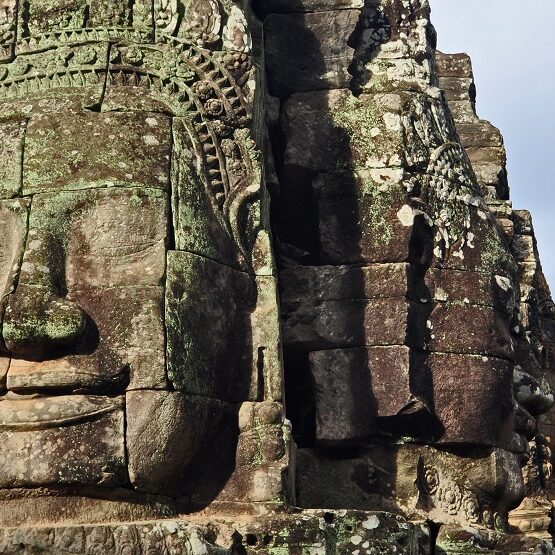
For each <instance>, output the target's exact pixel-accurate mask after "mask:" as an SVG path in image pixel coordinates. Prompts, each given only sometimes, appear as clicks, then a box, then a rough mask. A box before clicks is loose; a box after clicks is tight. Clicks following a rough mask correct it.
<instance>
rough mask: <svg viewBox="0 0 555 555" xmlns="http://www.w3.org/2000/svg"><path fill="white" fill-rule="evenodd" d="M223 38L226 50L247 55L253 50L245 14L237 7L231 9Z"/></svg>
mask: <svg viewBox="0 0 555 555" xmlns="http://www.w3.org/2000/svg"><path fill="white" fill-rule="evenodd" d="M222 38H223V44H224V48H225V49H226V50H230V51H237V52H246V53H248V52H250V51H251V50H252V39H251V36H250V33H249V31H248V26H247V20H246V19H245V14H244V13H243V12H242V11H241V10H240V9H239V8H238V7H237V6H232V7H231V11H230V14H229V18H228V20H227V24H226V26H225V27H224V31H223V34H222Z"/></svg>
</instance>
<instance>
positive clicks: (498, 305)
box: [424, 268, 517, 315]
mask: <svg viewBox="0 0 555 555" xmlns="http://www.w3.org/2000/svg"><path fill="white" fill-rule="evenodd" d="M424 281H425V285H426V288H427V290H428V293H429V296H430V298H432V299H434V300H435V301H438V302H447V303H462V304H465V305H477V306H484V307H491V308H495V309H497V310H500V311H501V312H504V313H505V314H508V315H512V313H513V310H514V307H515V302H517V298H516V294H517V291H516V288H515V284H514V282H513V281H512V280H511V279H509V278H507V277H505V276H500V275H490V274H482V273H479V272H471V271H461V270H450V269H441V268H430V269H429V270H428V272H427V273H426V275H425V278H424Z"/></svg>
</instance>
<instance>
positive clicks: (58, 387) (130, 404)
mask: <svg viewBox="0 0 555 555" xmlns="http://www.w3.org/2000/svg"><path fill="white" fill-rule="evenodd" d="M12 4H13V5H11V8H10V9H11V11H9V10H8V12H6V13H7V16H6V17H7V18H8V19H9V21H8V23H10V22H11V23H10V24H11V25H12V27H10V29H11V31H12V34H11V35H9V36H8V34H6V36H5V37H4V38H5V39H6V40H7V41H8V42H9V41H10V40H11V41H13V44H11V46H10V45H9V44H8V45H4V46H6V49H5V50H2V52H0V55H1V56H4V58H5V59H4V58H3V60H4V61H6V62H7V63H6V64H5V69H6V71H4V72H3V73H2V74H1V75H0V160H1V162H2V164H1V166H2V170H1V172H2V175H1V176H0V177H1V179H0V230H1V231H2V233H3V236H4V237H5V238H7V239H8V240H4V241H3V242H2V243H1V244H0V295H1V296H0V330H1V333H0V388H1V390H0V441H1V442H2V444H3V449H2V451H1V453H0V489H2V488H14V487H15V488H19V487H21V488H36V487H39V486H72V487H77V488H78V487H90V486H104V487H105V486H109V487H123V488H126V489H127V491H131V490H136V491H139V492H142V493H152V494H164V495H170V496H172V497H178V496H183V495H188V496H192V497H194V499H193V500H192V502H194V503H198V504H206V503H207V502H209V501H210V500H211V499H212V498H213V496H214V495H216V494H219V493H221V490H222V489H223V486H224V484H225V483H226V482H227V481H228V479H229V476H230V473H231V471H232V469H233V468H232V467H233V465H234V464H235V463H234V456H235V451H236V448H237V441H238V433H239V430H238V412H239V409H240V406H241V403H245V402H251V404H252V403H253V402H256V401H263V400H266V401H269V402H270V403H273V401H279V400H280V395H281V384H280V383H279V359H278V355H277V353H278V348H279V346H278V345H279V344H278V339H277V334H278V327H277V314H276V298H275V283H274V281H273V280H274V277H273V276H272V275H271V274H272V265H271V254H270V250H269V247H268V241H267V240H266V241H265V240H264V237H266V236H265V235H264V234H265V230H264V226H265V225H266V223H265V222H263V221H262V217H261V212H260V195H259V188H260V166H259V162H258V160H257V158H256V151H255V147H254V143H253V141H252V139H251V138H250V133H251V130H250V125H251V121H250V114H251V113H252V108H253V107H252V103H253V98H254V97H250V98H248V97H247V93H248V94H253V92H254V91H253V87H254V80H251V70H252V62H251V59H250V57H249V55H248V51H249V49H250V39H249V38H248V36H247V35H246V34H245V33H246V27H245V25H246V22H245V20H244V16H243V14H242V12H241V11H240V10H239V9H238V8H236V7H234V8H233V10H231V12H229V13H227V12H226V11H225V9H224V8H223V7H222V6H220V4H219V3H218V2H217V1H215V0H210V1H205V0H195V1H194V2H191V3H188V4H187V12H186V13H185V14H184V13H183V12H184V8H183V6H182V5H181V4H179V3H178V2H173V1H172V2H152V1H151V0H139V1H136V2H132V3H128V2H119V3H113V2H102V1H101V2H91V3H89V2H87V1H86V0H82V1H81V0H76V1H70V2H66V3H59V6H58V5H57V4H58V3H56V2H44V1H42V0H32V1H31V2H26V3H23V4H22V5H21V6H19V8H20V10H21V13H22V14H23V15H22V16H21V18H20V21H22V20H25V21H26V24H25V25H24V26H22V27H21V28H17V29H16V27H15V21H16V19H15V15H14V13H16V12H17V8H18V3H17V2H12ZM152 10H155V14H156V16H155V17H154V20H153V18H152ZM154 27H156V29H155V28H154ZM51 31H52V32H55V33H62V38H59V35H55V34H52V33H50V32H51ZM155 31H156V39H157V40H156V42H155V41H154V37H155V34H154V33H155ZM68 33H69V34H68ZM91 37H92V38H91ZM66 39H67V40H66ZM116 43H117V44H116ZM226 45H227V46H226ZM228 47H229V48H231V50H232V51H231V52H228V51H226V48H228ZM262 286H263V287H262ZM262 288H263V294H260V295H259V294H258V291H262ZM272 292H273V298H272ZM260 303H266V306H265V307H261V309H260V310H259V311H258V312H257V309H258V307H259V306H260ZM257 318H258V320H257V323H256V324H255V323H254V320H256V319H257ZM272 318H273V319H274V321H273V323H272V324H271V325H272V326H273V327H271V329H272V331H271V333H270V334H269V335H268V334H267V330H268V329H269V328H268V326H267V324H268V322H269V321H271V320H272ZM260 319H262V321H260ZM255 328H256V329H257V332H256V334H254V333H253V331H252V330H253V329H255ZM270 370H271V372H270ZM272 372H274V374H272ZM249 406H250V405H249ZM266 409H267V410H266V411H262V414H266V413H269V414H271V415H272V417H271V418H266V419H265V421H264V422H263V423H262V424H259V423H257V422H258V421H257V418H256V417H255V416H254V415H255V414H258V413H257V412H256V410H254V408H253V409H252V411H251V412H252V415H253V416H252V418H251V420H252V422H250V421H249V425H248V426H246V425H245V426H246V427H245V429H249V430H250V428H252V427H253V426H255V425H256V426H258V427H257V430H258V429H259V428H260V425H262V426H263V427H264V426H266V427H267V426H274V427H275V426H277V430H278V431H277V432H276V433H277V435H279V434H281V427H280V426H281V408H280V406H279V405H275V406H274V405H272V406H271V407H266ZM275 436H276V434H274V435H273V436H272V439H271V441H272V442H273V443H272V445H273V446H274V448H273V450H272V449H267V450H266V451H265V455H264V456H259V455H258V454H257V453H258V451H260V450H261V449H263V446H264V443H263V442H262V443H261V442H260V441H256V444H253V446H251V445H250V443H252V441H251V440H247V442H246V447H245V446H243V447H244V448H245V449H246V450H247V452H248V453H250V454H249V455H248V456H244V457H243V459H244V460H243V462H242V463H241V464H242V465H243V467H248V468H251V469H252V468H255V467H256V464H258V463H259V461H260V460H262V461H263V462H264V463H268V462H269V461H274V460H278V459H281V458H283V457H284V455H285V450H284V446H283V445H284V444H283V440H282V439H280V440H279V441H278V443H277V444H276V441H277V438H276V437H275ZM249 442H250V443H249ZM280 442H281V443H280ZM275 445H278V447H275ZM251 447H252V448H251ZM15 453H17V454H18V456H17V458H15V457H14V454H15ZM268 453H270V454H268ZM255 461H256V463H255ZM240 474H241V476H240V478H241V480H242V482H241V484H242V485H237V484H233V483H232V482H230V484H231V485H230V486H229V492H228V497H230V498H232V499H244V498H247V497H248V495H249V487H250V486H249V485H248V482H249V480H251V477H250V475H249V473H248V472H247V471H246V470H243V471H242V472H241V473H240ZM201 475H204V478H203V477H201ZM207 476H208V477H209V478H207ZM272 479H273V478H272ZM252 481H253V483H254V482H255V478H252ZM263 481H264V480H263ZM260 483H261V482H260V480H259V479H258V481H257V482H256V484H257V488H255V487H253V488H252V493H253V495H254V496H258V498H257V500H264V499H269V498H271V497H272V496H274V493H275V492H276V491H277V492H278V494H279V492H281V482H280V480H279V472H276V473H275V480H274V483H273V485H271V486H268V487H267V488H266V489H264V488H265V487H266V483H269V481H268V480H266V481H265V482H264V484H265V485H264V487H262V488H261V487H259V486H260ZM276 484H277V487H274V486H275V485H276ZM272 488H273V489H272Z"/></svg>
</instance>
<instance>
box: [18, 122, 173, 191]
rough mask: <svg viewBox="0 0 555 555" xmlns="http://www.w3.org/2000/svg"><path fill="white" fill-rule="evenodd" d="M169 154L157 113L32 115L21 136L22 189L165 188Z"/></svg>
mask: <svg viewBox="0 0 555 555" xmlns="http://www.w3.org/2000/svg"><path fill="white" fill-rule="evenodd" d="M170 154H171V131H170V119H169V117H167V116H165V115H162V114H159V113H109V114H104V113H97V112H92V111H91V112H80V113H78V114H71V115H66V116H64V115H62V114H55V115H54V114H52V115H48V114H47V115H44V116H42V117H35V118H32V119H31V121H30V122H29V124H28V127H27V133H26V136H25V161H24V167H23V192H24V194H31V193H37V192H40V191H51V190H56V189H60V188H63V187H65V188H71V189H79V188H81V189H83V188H90V187H106V186H118V185H124V186H125V185H127V186H136V187H153V188H157V189H163V190H166V189H167V188H168V183H169V164H170Z"/></svg>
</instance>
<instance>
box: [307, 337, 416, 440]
mask: <svg viewBox="0 0 555 555" xmlns="http://www.w3.org/2000/svg"><path fill="white" fill-rule="evenodd" d="M309 361H310V369H311V373H312V376H313V378H314V383H315V396H316V439H317V441H319V442H322V443H342V442H350V441H356V440H361V439H363V438H365V437H368V436H369V435H370V434H372V432H375V431H376V422H375V418H380V419H382V418H387V417H391V416H396V415H399V414H402V413H403V412H405V411H407V410H410V409H411V407H412V406H413V405H414V404H415V403H418V402H419V401H418V400H417V397H418V393H419V392H418V391H417V388H418V386H417V385H416V384H417V381H418V368H414V367H413V366H414V364H411V356H410V350H409V348H408V347H401V346H393V347H362V348H354V349H332V350H326V351H316V352H311V353H310V355H309Z"/></svg>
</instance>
